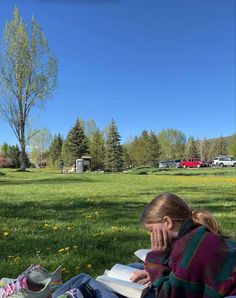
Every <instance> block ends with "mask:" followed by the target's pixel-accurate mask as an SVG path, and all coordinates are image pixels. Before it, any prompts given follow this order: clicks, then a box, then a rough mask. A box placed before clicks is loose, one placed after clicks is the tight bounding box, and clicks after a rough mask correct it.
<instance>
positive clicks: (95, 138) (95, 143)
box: [89, 128, 105, 171]
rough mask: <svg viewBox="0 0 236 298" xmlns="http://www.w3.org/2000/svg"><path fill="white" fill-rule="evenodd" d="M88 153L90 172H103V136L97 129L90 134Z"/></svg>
mask: <svg viewBox="0 0 236 298" xmlns="http://www.w3.org/2000/svg"><path fill="white" fill-rule="evenodd" d="M89 152H90V156H91V158H92V160H91V168H92V170H95V171H96V170H103V169H104V158H105V144H104V139H103V135H102V133H101V132H100V131H99V129H98V128H97V129H96V131H95V132H93V133H91V135H90V143H89Z"/></svg>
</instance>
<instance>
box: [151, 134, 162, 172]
mask: <svg viewBox="0 0 236 298" xmlns="http://www.w3.org/2000/svg"><path fill="white" fill-rule="evenodd" d="M160 155H161V146H160V143H159V140H158V138H157V136H156V134H155V133H154V132H153V131H151V132H150V134H149V164H150V166H153V167H156V166H157V164H158V161H159V160H160Z"/></svg>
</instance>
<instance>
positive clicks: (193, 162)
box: [180, 158, 206, 168]
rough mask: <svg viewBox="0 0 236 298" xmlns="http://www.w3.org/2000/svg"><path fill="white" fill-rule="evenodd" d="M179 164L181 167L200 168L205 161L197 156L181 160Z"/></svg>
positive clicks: (203, 165)
mask: <svg viewBox="0 0 236 298" xmlns="http://www.w3.org/2000/svg"><path fill="white" fill-rule="evenodd" d="M180 165H181V167H183V168H200V167H205V166H206V164H205V162H204V161H202V160H200V159H198V158H194V159H189V160H182V161H181V163H180Z"/></svg>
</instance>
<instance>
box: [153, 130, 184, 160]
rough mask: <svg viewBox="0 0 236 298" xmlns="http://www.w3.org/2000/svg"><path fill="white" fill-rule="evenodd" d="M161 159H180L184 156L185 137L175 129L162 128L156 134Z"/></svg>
mask: <svg viewBox="0 0 236 298" xmlns="http://www.w3.org/2000/svg"><path fill="white" fill-rule="evenodd" d="M158 140H159V142H160V146H161V158H162V159H163V160H171V159H181V158H183V156H184V149H185V143H186V137H185V135H184V133H182V132H181V131H179V130H177V129H173V128H169V129H163V130H162V131H161V132H160V133H159V134H158Z"/></svg>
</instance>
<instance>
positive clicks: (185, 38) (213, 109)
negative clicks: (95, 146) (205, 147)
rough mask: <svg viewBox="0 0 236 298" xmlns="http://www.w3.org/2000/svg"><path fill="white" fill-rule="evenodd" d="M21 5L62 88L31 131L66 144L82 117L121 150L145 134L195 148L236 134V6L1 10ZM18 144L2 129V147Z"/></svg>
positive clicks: (111, 4) (128, 4)
mask: <svg viewBox="0 0 236 298" xmlns="http://www.w3.org/2000/svg"><path fill="white" fill-rule="evenodd" d="M15 5H17V6H18V8H19V10H20V14H21V15H22V16H23V18H24V20H25V21H26V22H29V20H30V18H31V16H32V15H34V17H35V19H36V21H37V22H38V23H39V24H40V25H41V26H42V28H43V30H44V32H45V35H46V38H47V39H48V42H49V45H50V48H51V50H52V51H53V52H54V54H55V55H56V56H57V58H58V60H59V75H58V82H59V84H58V88H57V91H56V92H54V94H53V99H52V100H51V101H49V102H47V104H46V107H45V109H44V110H43V111H39V112H38V113H36V115H35V116H34V117H33V125H34V126H36V127H38V128H43V127H46V128H48V129H49V130H50V131H51V133H52V134H56V133H61V134H62V135H63V136H66V134H67V132H68V131H69V129H70V128H71V127H72V126H73V125H74V123H75V120H76V118H77V117H80V118H82V119H84V120H89V119H94V120H95V122H96V123H97V125H98V127H99V128H100V129H101V128H104V127H105V126H107V125H108V124H109V123H110V122H111V119H112V117H113V118H114V119H115V121H116V123H117V126H118V129H119V132H120V134H121V136H122V139H123V141H125V140H126V139H127V138H128V137H129V136H134V135H138V134H140V133H141V131H142V130H143V129H146V130H151V129H152V130H154V131H155V132H159V131H160V130H162V129H163V128H176V129H179V130H181V131H182V132H184V133H185V134H186V136H187V137H188V136H190V135H193V136H194V137H195V138H203V137H206V138H211V137H218V136H220V135H223V136H226V135H231V134H232V133H234V132H235V123H236V115H235V95H236V88H235V81H236V76H235V71H236V67H235V65H236V61H235V60H236V59H235V58H236V56H235V55H236V51H235V50H236V48H235V38H236V37H235V33H236V32H235V28H236V27H235V11H236V2H235V0H198V1H196V0H177V1H176V0H30V1H26V0H0V31H1V32H2V30H3V26H4V23H5V21H6V20H10V19H11V18H12V11H13V9H14V6H15ZM3 142H8V143H12V144H15V143H16V142H17V141H16V139H15V137H14V135H13V133H12V132H11V130H10V128H9V127H8V125H7V124H6V123H5V122H3V121H2V120H0V144H1V143H3Z"/></svg>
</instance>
